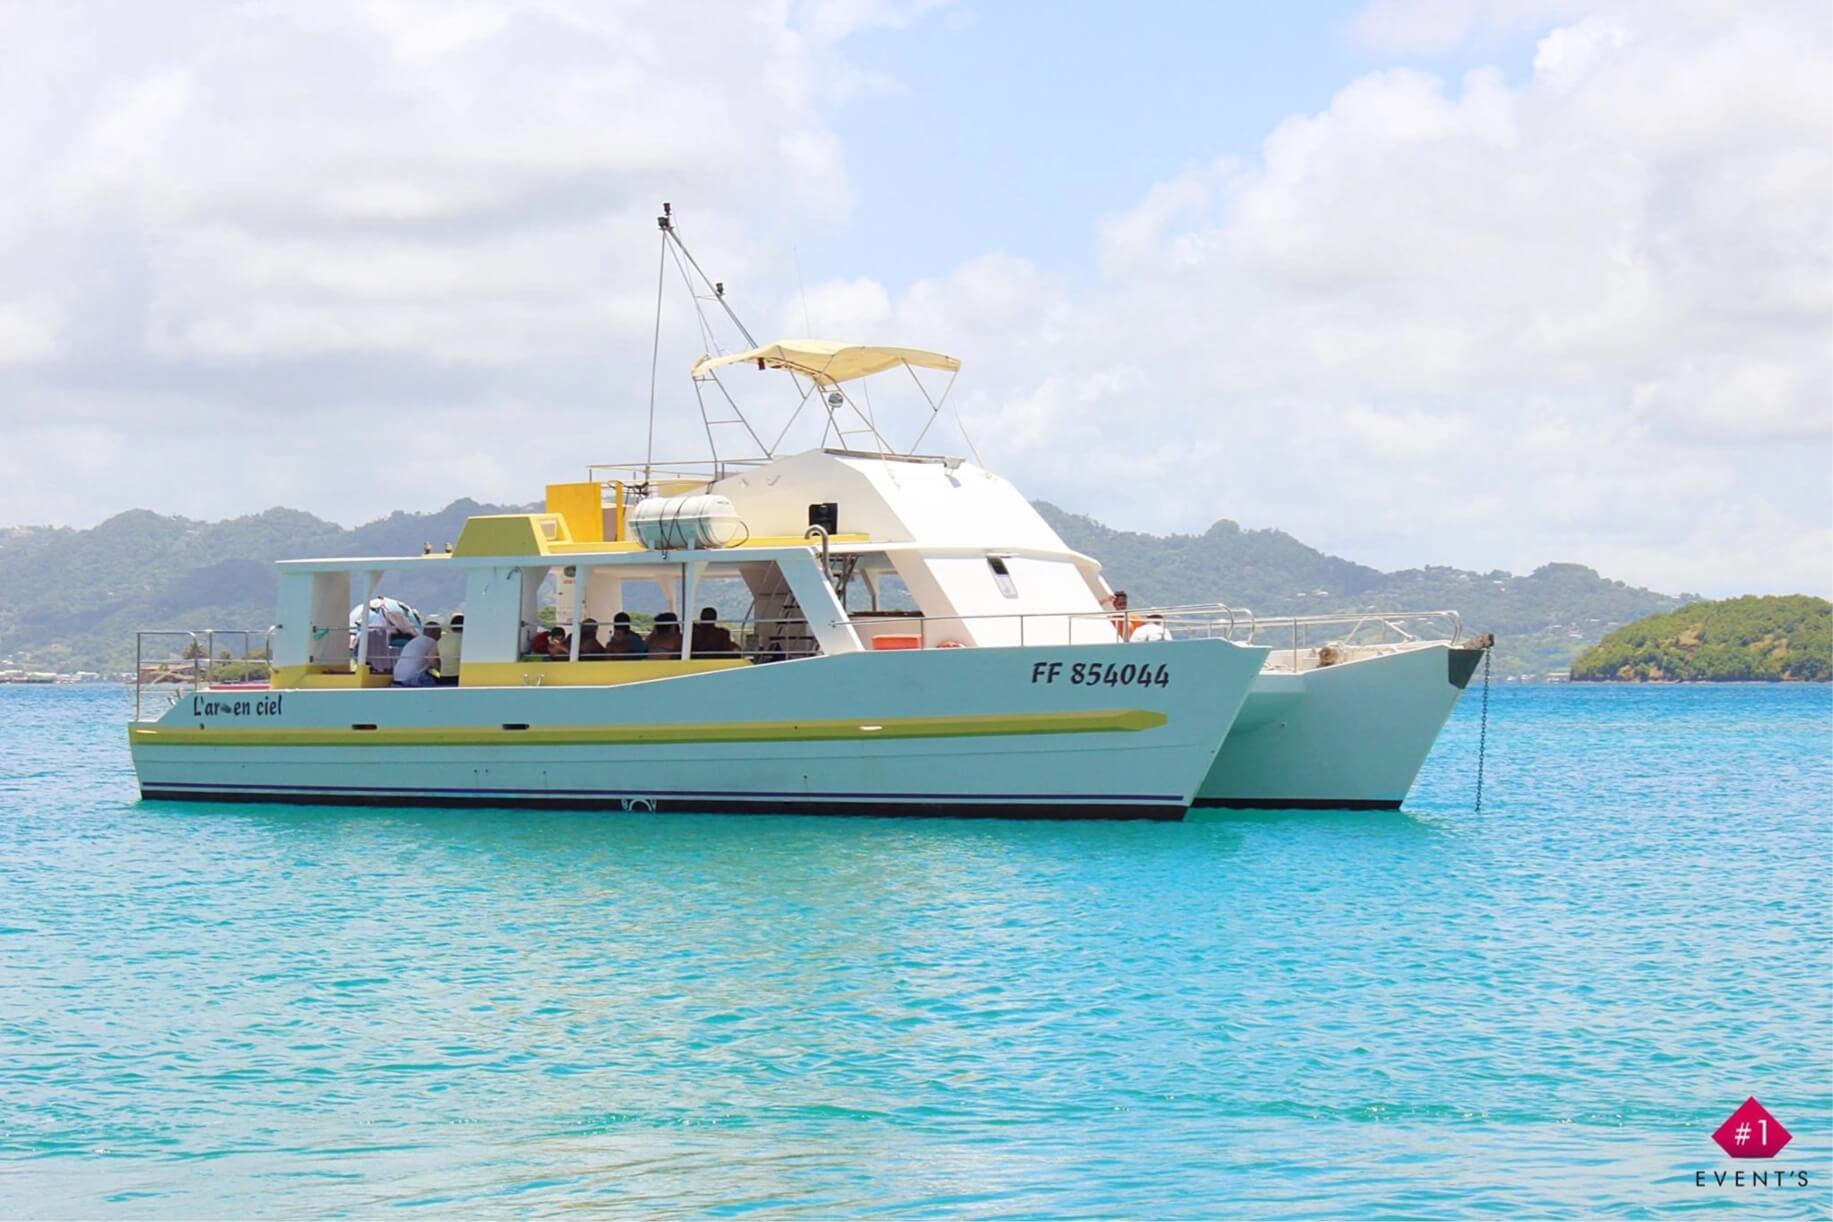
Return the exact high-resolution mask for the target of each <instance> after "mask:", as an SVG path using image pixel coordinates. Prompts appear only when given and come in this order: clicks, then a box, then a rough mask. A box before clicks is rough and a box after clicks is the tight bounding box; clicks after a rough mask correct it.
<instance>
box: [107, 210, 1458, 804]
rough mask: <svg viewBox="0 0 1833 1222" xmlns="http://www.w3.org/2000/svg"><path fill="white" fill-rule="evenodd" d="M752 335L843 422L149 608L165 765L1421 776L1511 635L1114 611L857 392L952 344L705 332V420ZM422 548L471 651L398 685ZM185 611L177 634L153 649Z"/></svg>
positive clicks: (1000, 784)
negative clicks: (559, 635)
mask: <svg viewBox="0 0 1833 1222" xmlns="http://www.w3.org/2000/svg"><path fill="white" fill-rule="evenodd" d="M663 230H664V241H665V242H667V241H669V240H671V237H672V235H671V233H670V230H669V226H668V225H667V224H664V226H663ZM690 261H691V257H690ZM695 270H696V271H697V270H698V268H697V265H695ZM745 367H755V368H757V369H760V370H771V371H776V372H778V373H780V374H784V375H787V376H788V377H789V378H790V379H793V380H794V383H795V386H796V388H797V389H798V391H799V392H800V393H801V395H802V398H803V400H804V401H809V400H812V401H815V402H818V403H819V404H820V405H821V409H822V410H825V411H826V412H827V414H828V421H827V423H828V431H827V432H824V434H823V443H824V444H822V445H821V446H819V447H817V448H814V449H810V450H807V451H804V452H800V453H792V454H786V455H779V454H776V453H773V452H772V448H771V447H768V446H764V445H763V443H762V442H761V441H758V442H757V445H758V448H759V449H761V450H762V451H763V453H762V455H761V456H760V457H755V458H745V459H730V458H727V459H721V458H720V457H719V456H718V455H717V454H715V455H714V456H713V458H712V459H711V460H709V461H707V462H705V463H695V464H669V465H667V467H666V469H665V468H664V467H663V466H659V465H658V464H656V463H654V462H651V461H649V460H648V459H645V461H644V462H642V463H632V464H627V465H622V466H604V467H593V468H590V469H589V470H588V472H587V475H588V478H587V479H585V480H583V481H578V482H571V483H561V484H553V485H549V486H548V487H547V490H546V493H547V495H546V500H545V504H544V506H543V508H542V510H541V511H540V512H527V513H513V514H483V515H478V516H475V517H472V518H470V519H469V520H468V521H467V522H466V523H465V525H464V528H463V530H462V531H461V532H460V534H459V536H458V538H457V540H456V542H455V543H454V544H453V545H452V546H451V547H450V548H448V549H447V550H445V551H434V550H432V549H431V548H430V547H429V548H428V549H427V550H426V552H425V553H424V554H421V555H408V556H389V557H356V558H348V557H346V558H336V559H305V560H288V561H283V562H281V563H280V565H279V606H278V615H277V620H278V622H277V623H276V624H275V626H274V627H273V628H272V629H270V630H268V631H266V632H264V633H241V634H239V635H238V636H237V637H236V638H235V639H237V640H239V641H241V642H243V648H242V649H241V650H240V655H241V656H239V657H236V656H233V655H234V654H235V652H236V651H234V650H226V649H223V648H222V647H221V646H222V644H223V643H224V642H225V641H227V640H229V639H231V638H230V637H229V635H228V634H226V633H223V632H220V631H216V632H212V631H211V630H199V631H197V632H185V633H179V634H171V633H159V632H146V633H141V634H140V641H139V645H138V651H139V654H140V658H139V663H138V665H137V670H136V674H137V685H136V700H135V721H134V723H133V724H132V725H131V727H130V729H129V744H130V749H131V752H132V755H133V761H134V767H135V771H136V773H137V776H138V779H139V784H140V791H141V794H142V796H143V797H145V798H149V799H160V798H177V799H187V800H197V799H216V800H229V801H264V802H265V801H282V802H306V803H332V804H341V803H361V804H398V805H454V806H475V805H484V806H541V807H585V808H609V809H621V810H640V811H669V810H691V811H755V812H797V813H810V814H813V813H874V814H947V815H986V816H999V817H1049V818H1109V819H1112V818H1145V819H1179V818H1182V817H1183V816H1184V815H1185V813H1186V812H1187V811H1188V810H1189V809H1190V808H1192V807H1193V806H1197V807H1203V806H1249V807H1304V806H1333V807H1378V806H1398V805H1399V804H1400V802H1401V801H1402V800H1403V799H1404V798H1405V796H1406V794H1407V791H1408V789H1409V788H1410V786H1411V785H1412V782H1413V779H1414V777H1415V775H1416V774H1417V773H1418V771H1419V769H1420V767H1421V765H1422V764H1423V763H1424V760H1425V757H1426V754H1427V752H1428V751H1429V750H1430V748H1431V746H1432V743H1433V741H1434V740H1435V739H1436V737H1437V735H1438V732H1439V730H1440V728H1441V727H1442V726H1443V724H1444V722H1445V720H1446V718H1447V717H1448V716H1449V714H1450V711H1451V708H1452V706H1453V704H1454V703H1455V702H1456V700H1457V697H1458V695H1459V694H1460V692H1461V691H1462V690H1463V688H1464V687H1465V685H1466V684H1467V683H1468V681H1469V679H1470V677H1471V674H1472V673H1473V671H1474V668H1475V666H1476V664H1477V661H1478V659H1479V658H1480V657H1481V656H1482V648H1481V644H1478V645H1475V646H1473V645H1470V644H1467V643H1464V642H1462V641H1461V640H1460V633H1461V629H1460V627H1459V625H1458V623H1457V620H1456V617H1455V616H1451V615H1448V614H1444V613H1434V614H1432V615H1382V616H1374V615H1367V616H1360V617H1343V618H1329V617H1312V618H1308V619H1278V620H1261V619H1257V618H1256V617H1254V616H1253V615H1252V614H1251V613H1248V612H1245V611H1241V610H1239V609H1234V608H1230V607H1228V606H1226V605H1224V604H1213V605H1204V606H1178V607H1162V608H1130V609H1127V610H1125V611H1116V610H1115V609H1114V606H1113V598H1112V592H1111V591H1110V589H1109V587H1108V585H1107V583H1106V581H1105V580H1104V579H1103V577H1102V575H1101V572H1102V570H1101V565H1100V564H1099V563H1098V562H1097V561H1096V560H1095V559H1093V558H1091V557H1088V556H1085V555H1082V554H1080V553H1078V552H1076V551H1074V550H1072V549H1071V548H1069V547H1068V546H1067V545H1066V544H1065V543H1064V542H1063V540H1062V539H1061V538H1060V537H1059V536H1058V535H1057V534H1056V532H1055V531H1054V530H1053V529H1051V527H1050V526H1049V524H1048V523H1047V522H1045V521H1044V519H1043V518H1042V517H1041V516H1040V515H1039V514H1038V512H1037V511H1036V510H1035V509H1034V508H1033V507H1032V506H1031V504H1030V503H1029V502H1028V501H1027V500H1026V499H1025V498H1024V497H1023V496H1022V495H1021V494H1020V493H1019V492H1018V490H1017V489H1016V488H1014V487H1013V486H1012V485H1011V484H1010V483H1009V482H1007V481H1006V480H1004V479H1002V478H1000V477H999V476H998V475H995V474H994V473H992V472H991V471H989V470H987V469H986V468H985V467H984V466H983V465H982V464H980V463H979V462H978V461H968V460H966V459H962V458H956V457H947V456H937V455H924V454H920V453H918V452H916V447H915V446H912V447H909V448H906V449H902V450H899V449H897V448H895V447H893V446H892V445H891V444H890V443H889V441H888V440H887V439H886V438H885V436H884V433H883V431H882V429H881V422H880V420H879V419H878V418H877V417H876V416H875V415H874V413H873V411H872V409H871V407H870V401H869V400H867V401H866V402H865V404H863V405H862V404H861V403H859V402H856V401H855V398H854V396H853V393H852V392H853V390H854V389H855V387H856V384H858V383H860V382H862V381H863V380H864V379H868V378H872V377H874V376H876V375H879V374H884V373H888V372H891V371H904V372H907V373H908V374H909V375H910V377H911V378H912V379H913V380H915V381H916V383H917V385H918V387H919V388H922V386H923V383H922V381H921V380H920V379H919V378H918V377H917V372H918V371H919V370H922V371H927V372H929V373H931V374H932V375H933V374H936V373H946V374H947V375H948V378H949V383H950V385H952V381H953V375H954V374H955V372H956V371H957V370H958V369H959V368H960V363H959V361H957V360H956V359H955V358H953V357H951V356H946V355H943V354H941V353H936V352H929V351H924V350H921V349H914V348H901V347H884V346H874V345H861V344H846V343H835V342H826V341H815V340H786V341H781V342H778V343H775V344H768V345H754V346H753V347H751V348H748V349H746V350H743V351H739V352H736V353H732V354H729V355H715V356H708V357H704V358H702V359H701V360H700V361H699V362H698V363H696V364H695V366H694V369H693V378H694V382H695V386H696V393H697V397H701V400H702V413H703V419H704V420H705V421H706V423H707V424H708V429H707V433H708V436H709V441H710V440H711V438H712V436H713V433H714V430H713V428H712V425H713V424H728V425H730V424H734V423H737V424H740V425H743V426H744V429H745V431H746V432H747V433H748V434H750V436H751V437H752V438H753V440H756V439H757V435H756V433H755V430H753V429H752V428H751V426H750V424H749V423H748V422H747V421H746V420H745V419H744V418H743V416H742V414H741V415H739V416H737V417H735V418H733V419H725V420H713V419H712V418H711V417H708V416H707V415H706V411H707V408H706V405H705V398H704V396H703V395H701V394H700V392H701V390H702V388H704V387H705V386H707V385H710V384H720V385H721V387H722V390H723V384H722V383H719V379H720V377H721V375H722V374H725V373H730V372H732V371H733V370H734V369H735V368H745ZM946 395H947V391H946V390H944V391H943V394H942V399H945V398H946ZM726 398H727V400H728V401H731V396H730V395H729V394H728V395H727V396H726ZM925 398H929V396H928V394H927V392H925ZM942 399H931V402H930V405H931V409H932V422H933V418H934V417H935V416H939V414H940V411H941V402H942ZM798 410H799V409H798ZM849 421H850V422H851V425H852V427H851V429H850V430H849V428H848V427H847V424H848V422H849ZM927 431H928V428H927V425H926V426H925V430H924V432H925V433H927ZM829 440H834V441H837V442H838V444H831V445H830V444H826V443H827V442H828V441H829ZM920 440H921V436H919V441H920ZM969 448H970V449H971V448H972V445H971V442H970V443H969ZM426 577H441V578H443V579H444V580H445V582H446V584H447V585H448V586H451V587H455V588H462V603H463V613H464V617H465V618H464V626H463V633H462V644H461V647H460V650H459V651H458V657H457V661H458V666H457V667H456V670H457V674H456V676H445V677H444V681H442V682H440V683H438V684H436V685H433V686H411V687H410V686H403V685H401V684H399V683H397V682H395V676H394V675H393V674H392V673H391V663H392V662H393V661H394V660H395V659H394V658H393V657H392V654H391V652H390V649H389V646H388V643H387V642H388V637H389V633H388V632H386V631H383V630H381V629H374V628H367V627H365V622H366V621H365V620H364V617H363V609H364V608H365V607H370V608H378V607H382V606H385V605H388V602H387V595H388V592H389V589H390V587H389V585H388V583H389V582H390V581H397V582H399V581H403V580H407V579H419V578H426ZM422 584H424V583H422ZM703 604H704V605H709V606H713V607H716V608H717V607H723V608H725V612H724V614H721V613H720V612H719V611H717V610H715V611H714V613H713V614H714V619H715V620H716V621H721V623H720V626H719V629H718V630H717V632H716V633H715V631H713V625H708V629H709V631H708V633H707V634H705V635H703V634H702V633H701V632H700V631H699V630H698V629H697V630H696V631H694V632H691V633H684V632H678V633H675V634H674V636H673V637H670V636H668V635H667V634H665V633H664V634H662V635H661V636H659V637H652V638H651V640H652V645H651V648H650V651H649V652H648V653H647V654H646V655H644V656H631V655H628V654H625V655H619V656H605V655H604V654H602V653H600V652H599V650H598V649H597V648H595V647H594V646H595V644H596V638H595V637H592V636H591V635H590V632H589V626H590V625H591V624H596V625H611V624H612V623H613V622H614V621H616V620H617V619H618V618H619V616H620V613H622V614H623V615H625V616H629V615H630V614H631V612H632V611H633V610H635V611H636V612H637V614H636V616H635V617H634V618H636V619H637V620H638V621H639V622H641V621H642V620H644V619H647V618H648V616H649V613H654V614H655V615H656V618H657V619H658V620H665V619H666V618H667V617H668V616H671V615H672V616H673V617H675V618H676V619H677V620H680V621H688V620H693V619H695V618H697V617H696V615H695V611H696V608H699V607H701V606H702V605H703ZM397 605H398V604H397ZM353 607H354V610H353ZM645 609H647V610H645ZM1427 621H1436V622H1438V623H1440V624H1441V625H1442V626H1443V630H1442V631H1440V632H1439V633H1438V634H1437V635H1436V636H1432V635H1428V634H1426V633H1423V632H1421V631H1417V630H1415V628H1416V626H1417V625H1418V624H1420V623H1421V622H1427ZM551 625H558V626H561V627H562V628H563V629H570V632H569V633H568V634H567V635H568V637H569V644H568V646H567V649H566V651H565V652H564V654H562V655H559V656H556V654H555V653H554V652H553V650H552V648H551V647H550V648H546V649H540V650H537V646H538V645H545V644H546V643H547V641H548V640H549V639H551V638H552V637H553V636H554V632H553V628H552V627H551ZM1147 625H1150V627H1149V628H1147ZM414 627H415V626H414V625H411V624H410V625H406V626H405V630H406V631H407V632H409V633H411V632H412V631H413V630H414ZM582 629H587V630H586V631H582ZM582 638H587V639H586V642H585V643H584V644H583V646H582ZM161 640H164V641H168V642H170V641H173V640H177V641H180V642H183V648H182V649H181V650H176V651H170V652H169V653H168V654H167V655H166V656H163V657H152V656H150V655H152V654H157V653H158V652H159V649H158V642H159V641H161ZM658 640H659V641H660V642H661V644H660V646H659V647H658V646H657V645H656V644H654V642H656V641H658ZM712 642H717V644H711V643H712ZM1276 645H1277V647H1275V646H1276ZM709 646H711V647H709ZM225 653H229V654H231V655H232V656H231V658H230V659H229V661H227V662H225V661H223V660H222V658H223V655H224V654H225ZM257 667H258V670H256V669H255V668H257ZM160 681H163V683H161V682H160ZM154 691H164V692H166V693H167V694H168V695H169V697H170V700H169V703H167V704H165V705H164V707H160V705H161V702H160V701H159V700H157V699H152V698H150V697H151V693H152V692H154Z"/></svg>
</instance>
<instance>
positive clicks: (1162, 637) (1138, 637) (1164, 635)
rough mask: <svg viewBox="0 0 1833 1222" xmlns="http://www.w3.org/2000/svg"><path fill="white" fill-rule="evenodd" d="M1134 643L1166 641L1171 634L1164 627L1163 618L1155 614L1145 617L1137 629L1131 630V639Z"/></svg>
mask: <svg viewBox="0 0 1833 1222" xmlns="http://www.w3.org/2000/svg"><path fill="white" fill-rule="evenodd" d="M1131 639H1132V640H1135V641H1168V640H1170V639H1171V632H1170V630H1169V629H1167V628H1166V627H1165V617H1164V616H1162V615H1159V614H1157V613H1153V614H1150V615H1147V616H1146V618H1145V621H1144V622H1143V623H1141V624H1140V625H1139V627H1137V628H1135V629H1133V636H1132V638H1131Z"/></svg>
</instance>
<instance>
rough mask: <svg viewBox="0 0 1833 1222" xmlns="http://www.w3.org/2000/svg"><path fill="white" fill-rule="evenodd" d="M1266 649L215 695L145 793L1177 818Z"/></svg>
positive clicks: (161, 726) (970, 653)
mask: <svg viewBox="0 0 1833 1222" xmlns="http://www.w3.org/2000/svg"><path fill="white" fill-rule="evenodd" d="M1148 652H1149V654H1150V657H1146V656H1145V655H1146V654H1147V653H1148ZM1264 656H1265V651H1264V650H1261V649H1250V648H1242V647H1240V646H1236V645H1231V644H1229V643H1227V642H1224V641H1190V642H1171V643H1167V644H1164V645H1160V646H1156V647H1154V648H1153V649H1151V650H1150V651H1147V650H1143V649H1140V648H1138V647H1133V646H1125V645H1107V646H1057V647H1045V648H998V649H959V650H922V651H909V652H887V653H853V654H843V655H838V656H830V657H819V658H810V659H806V660H802V661H793V662H783V663H778V664H775V665H764V666H752V667H742V668H738V669H734V670H725V671H718V672H713V673H706V674H698V675H691V676H680V677H673V678H668V679H660V680H655V681H650V682H641V683H629V684H622V685H616V686H607V687H552V686H550V687H494V688H472V687H461V688H436V689H411V690H409V689H393V690H391V689H369V690H292V691H274V692H269V691H236V692H231V691H219V692H210V691H205V692H199V693H197V694H196V695H187V696H185V697H184V698H183V699H181V700H180V701H179V702H178V704H177V705H175V706H174V707H173V709H172V710H170V711H169V712H168V713H167V714H166V715H165V716H164V717H162V718H161V719H160V720H159V721H158V722H156V723H153V724H151V725H144V724H143V725H140V726H136V727H135V728H134V729H133V730H132V731H131V732H130V743H131V747H132V751H133V758H134V766H135V769H136V772H137V774H138V776H139V781H140V787H141V793H142V796H144V797H147V798H180V799H187V800H197V799H214V800H226V801H279V802H307V803H336V804H346V803H360V804H386V805H442V806H443V805H451V806H543V807H586V808H609V809H624V810H694V811H759V812H773V811H775V812H791V813H804V814H816V813H873V814H949V815H989V816H999V817H1046V818H1068V817H1092V818H1154V819H1176V818H1181V817H1182V816H1183V814H1184V812H1185V810H1186V809H1187V808H1188V807H1189V805H1190V802H1191V800H1192V799H1193V798H1194V797H1195V795H1196V791H1197V787H1198V785H1199V784H1200V783H1201V782H1202V780H1203V778H1204V776H1205V775H1206V774H1207V773H1208V772H1209V770H1210V765H1211V763H1212V762H1213V761H1214V759H1215V755H1216V751H1217V750H1218V748H1219V746H1220V745H1221V742H1222V739H1223V737H1224V735H1225V734H1226V733H1227V730H1228V727H1229V725H1230V723H1231V722H1232V721H1233V719H1234V716H1235V714H1236V712H1237V711H1238V710H1239V709H1240V707H1241V704H1242V701H1243V700H1244V699H1245V698H1246V695H1247V692H1248V689H1249V687H1250V685H1251V684H1252V683H1253V682H1254V678H1255V675H1256V674H1257V673H1258V671H1259V669H1260V665H1261V662H1262V660H1263V658H1264ZM1091 676H1093V678H1092V680H1091Z"/></svg>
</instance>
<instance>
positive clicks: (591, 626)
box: [579, 619, 605, 658]
mask: <svg viewBox="0 0 1833 1222" xmlns="http://www.w3.org/2000/svg"><path fill="white" fill-rule="evenodd" d="M579 656H580V657H581V658H602V657H604V656H605V643H604V642H603V641H601V640H599V639H598V621H597V620H595V619H582V620H580V621H579Z"/></svg>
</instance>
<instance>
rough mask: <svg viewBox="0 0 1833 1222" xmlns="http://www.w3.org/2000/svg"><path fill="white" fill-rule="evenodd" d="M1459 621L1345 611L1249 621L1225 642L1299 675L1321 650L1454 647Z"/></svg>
mask: <svg viewBox="0 0 1833 1222" xmlns="http://www.w3.org/2000/svg"><path fill="white" fill-rule="evenodd" d="M1463 636H1464V621H1463V619H1462V618H1461V617H1460V616H1459V615H1458V613H1457V612H1455V611H1350V612H1343V613H1337V614H1327V615H1278V616H1270V617H1267V618H1259V617H1254V618H1251V619H1250V620H1249V621H1248V628H1247V631H1246V632H1245V633H1243V634H1239V635H1237V636H1235V637H1233V638H1231V639H1233V640H1235V642H1236V643H1237V644H1241V645H1265V646H1269V647H1271V648H1273V649H1274V650H1276V651H1278V652H1277V654H1275V655H1274V656H1273V657H1271V658H1269V663H1270V664H1272V665H1275V666H1279V667H1280V668H1282V669H1284V668H1286V667H1289V668H1290V669H1291V670H1294V671H1298V670H1302V669H1304V665H1303V664H1304V662H1305V661H1306V660H1308V659H1307V655H1309V654H1313V653H1316V652H1317V651H1321V650H1324V649H1327V648H1328V649H1336V650H1341V651H1353V650H1393V649H1402V648H1405V647H1407V646H1409V645H1416V644H1428V643H1429V644H1438V643H1443V644H1447V645H1455V644H1457V643H1458V641H1460V640H1462V639H1463Z"/></svg>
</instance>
